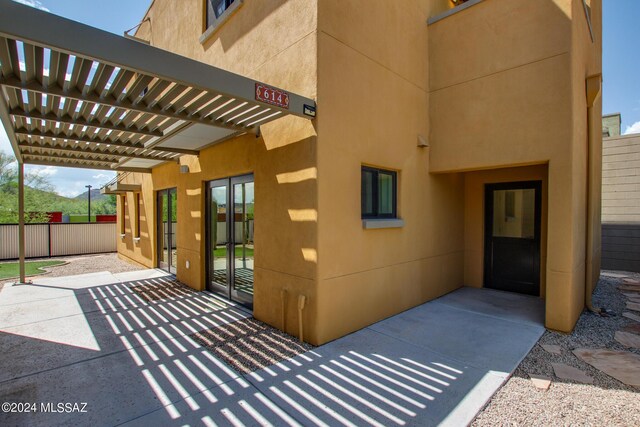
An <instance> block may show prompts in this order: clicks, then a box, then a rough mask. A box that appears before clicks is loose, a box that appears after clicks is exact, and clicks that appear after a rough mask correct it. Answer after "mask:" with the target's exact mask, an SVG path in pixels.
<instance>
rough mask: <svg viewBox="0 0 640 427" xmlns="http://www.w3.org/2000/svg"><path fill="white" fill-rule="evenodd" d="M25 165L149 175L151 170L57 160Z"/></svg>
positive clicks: (31, 161) (39, 161)
mask: <svg viewBox="0 0 640 427" xmlns="http://www.w3.org/2000/svg"><path fill="white" fill-rule="evenodd" d="M25 164H29V165H41V166H59V167H61V168H76V169H94V170H101V171H115V172H138V173H151V169H146V168H128V167H117V168H115V169H114V168H111V167H109V166H95V165H86V164H78V163H67V162H61V161H57V160H51V161H41V160H27V161H25Z"/></svg>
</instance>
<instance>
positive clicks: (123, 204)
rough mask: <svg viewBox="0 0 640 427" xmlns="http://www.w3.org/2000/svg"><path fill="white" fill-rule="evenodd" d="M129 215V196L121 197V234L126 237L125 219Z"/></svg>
mask: <svg viewBox="0 0 640 427" xmlns="http://www.w3.org/2000/svg"><path fill="white" fill-rule="evenodd" d="M126 214H127V196H126V195H122V196H120V234H121V235H123V236H124V234H125V223H124V217H125V215H126Z"/></svg>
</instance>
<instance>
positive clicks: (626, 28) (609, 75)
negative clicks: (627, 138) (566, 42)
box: [602, 0, 640, 133]
mask: <svg viewBox="0 0 640 427" xmlns="http://www.w3.org/2000/svg"><path fill="white" fill-rule="evenodd" d="M602 7H603V10H602V21H603V22H602V26H603V29H602V33H603V34H602V42H603V46H602V75H603V79H604V83H603V90H602V113H603V114H609V113H622V131H623V132H626V133H640V78H638V75H639V74H640V55H639V54H638V53H639V52H640V1H638V0H603V1H602Z"/></svg>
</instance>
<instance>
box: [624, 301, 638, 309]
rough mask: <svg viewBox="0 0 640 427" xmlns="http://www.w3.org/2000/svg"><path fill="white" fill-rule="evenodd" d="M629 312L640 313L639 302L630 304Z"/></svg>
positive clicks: (628, 304) (628, 306) (628, 305)
mask: <svg viewBox="0 0 640 427" xmlns="http://www.w3.org/2000/svg"><path fill="white" fill-rule="evenodd" d="M627 310H633V311H640V304H639V303H637V302H628V303H627Z"/></svg>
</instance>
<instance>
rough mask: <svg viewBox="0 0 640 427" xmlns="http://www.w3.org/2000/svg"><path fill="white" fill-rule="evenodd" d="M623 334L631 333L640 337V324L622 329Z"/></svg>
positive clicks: (633, 324)
mask: <svg viewBox="0 0 640 427" xmlns="http://www.w3.org/2000/svg"><path fill="white" fill-rule="evenodd" d="M620 330H621V331H623V332H629V333H632V334H636V335H640V324H638V323H632V324H630V325H627V326H625V327H624V328H622V329H620Z"/></svg>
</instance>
